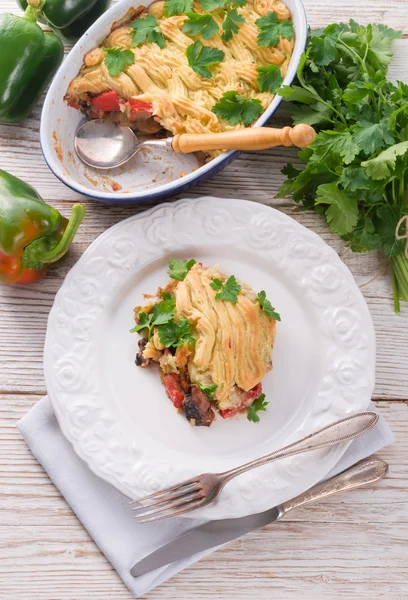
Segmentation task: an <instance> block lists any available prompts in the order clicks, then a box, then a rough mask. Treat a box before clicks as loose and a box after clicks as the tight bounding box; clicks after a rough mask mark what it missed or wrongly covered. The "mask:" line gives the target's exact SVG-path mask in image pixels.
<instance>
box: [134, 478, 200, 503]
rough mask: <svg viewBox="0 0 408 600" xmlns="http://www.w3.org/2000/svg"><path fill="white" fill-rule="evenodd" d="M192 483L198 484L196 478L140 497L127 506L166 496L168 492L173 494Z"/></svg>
mask: <svg viewBox="0 0 408 600" xmlns="http://www.w3.org/2000/svg"><path fill="white" fill-rule="evenodd" d="M193 483H199V481H198V479H197V478H193V479H186V480H185V481H181V482H180V483H177V484H176V485H173V486H171V487H168V488H166V489H165V490H160V491H158V492H154V493H153V494H149V495H148V496H142V497H141V498H136V500H130V502H129V504H137V503H139V502H144V501H145V500H150V498H158V497H159V496H163V494H168V493H169V492H174V491H176V490H178V489H179V488H182V487H184V486H186V485H192V484H193Z"/></svg>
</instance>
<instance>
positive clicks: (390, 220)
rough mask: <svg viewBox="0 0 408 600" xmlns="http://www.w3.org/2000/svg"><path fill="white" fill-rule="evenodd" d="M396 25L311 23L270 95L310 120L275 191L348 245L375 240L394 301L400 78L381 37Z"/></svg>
mask: <svg viewBox="0 0 408 600" xmlns="http://www.w3.org/2000/svg"><path fill="white" fill-rule="evenodd" d="M399 37H401V32H398V31H394V30H393V29H390V28H389V27H387V26H385V25H367V26H363V25H359V24H358V23H356V22H355V21H353V20H351V21H350V22H349V23H348V24H343V23H341V24H338V23H334V24H332V25H329V26H327V27H326V28H325V29H318V30H315V31H313V32H312V34H311V36H310V37H309V38H308V42H307V47H306V51H305V53H304V54H303V55H302V57H301V60H300V63H299V67H298V71H297V81H295V83H294V85H292V86H290V87H287V86H283V87H282V88H281V89H280V90H279V94H280V95H281V96H283V97H284V99H285V100H287V101H290V102H292V104H291V106H290V111H291V114H292V117H293V120H294V123H295V124H296V123H309V124H310V125H315V126H316V127H318V128H319V133H318V135H317V136H316V139H315V141H314V143H313V144H312V146H311V147H309V148H307V149H304V150H302V151H300V153H299V158H300V159H301V161H302V163H303V164H302V166H301V168H298V167H294V166H293V165H291V164H289V165H287V166H286V167H285V169H284V170H283V173H284V175H286V176H287V180H286V181H285V182H284V183H283V185H282V186H281V187H280V189H279V194H278V195H279V197H285V196H291V197H292V198H293V199H294V200H295V201H296V202H300V203H303V205H304V206H305V208H307V209H310V210H314V211H315V212H316V213H318V214H320V215H325V217H326V219H327V222H328V223H329V225H330V227H331V229H332V231H333V233H337V234H339V235H340V236H341V237H342V238H343V239H344V240H345V241H346V243H347V245H348V246H350V248H351V249H352V250H353V251H355V252H365V251H368V250H372V249H375V248H382V249H383V251H384V253H385V254H386V255H387V256H388V257H390V260H391V268H392V280H393V290H394V308H395V310H396V311H397V312H398V311H399V310H400V299H401V298H402V299H403V300H405V301H408V260H407V259H406V257H405V256H404V249H405V244H404V242H403V241H402V240H399V239H397V238H396V228H397V225H398V223H399V221H400V219H401V218H403V217H404V216H405V215H406V214H408V205H407V197H408V85H407V84H405V83H403V82H397V83H392V82H391V81H389V80H388V79H387V70H388V66H389V64H390V62H391V58H392V50H391V44H392V41H393V40H394V39H396V38H399Z"/></svg>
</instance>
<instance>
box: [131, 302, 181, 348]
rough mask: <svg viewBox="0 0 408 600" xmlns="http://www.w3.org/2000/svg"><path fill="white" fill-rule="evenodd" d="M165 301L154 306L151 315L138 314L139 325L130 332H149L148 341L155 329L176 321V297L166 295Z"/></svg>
mask: <svg viewBox="0 0 408 600" xmlns="http://www.w3.org/2000/svg"><path fill="white" fill-rule="evenodd" d="M162 297H163V300H162V301H161V302H158V303H157V304H155V305H154V307H153V309H152V311H151V312H150V313H146V312H144V311H142V312H140V313H139V314H138V321H139V324H138V325H136V326H135V327H133V329H131V330H130V332H131V333H136V332H138V331H143V330H144V329H146V330H147V339H148V340H150V338H151V337H152V334H153V329H154V328H155V327H157V326H159V325H165V324H167V323H170V321H172V320H173V319H174V311H175V310H176V297H175V296H174V295H173V294H167V293H164V294H163V295H162Z"/></svg>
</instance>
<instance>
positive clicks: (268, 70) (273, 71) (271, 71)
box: [256, 65, 283, 94]
mask: <svg viewBox="0 0 408 600" xmlns="http://www.w3.org/2000/svg"><path fill="white" fill-rule="evenodd" d="M256 70H257V73H258V85H259V89H260V90H261V92H270V93H271V94H276V92H277V91H278V89H279V88H280V86H281V85H282V83H283V77H282V73H281V70H280V67H278V65H267V66H266V67H257V69H256Z"/></svg>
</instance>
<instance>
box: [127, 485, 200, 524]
mask: <svg viewBox="0 0 408 600" xmlns="http://www.w3.org/2000/svg"><path fill="white" fill-rule="evenodd" d="M202 497H203V493H202V490H200V491H198V492H191V493H190V494H186V495H185V496H180V497H179V498H177V499H176V500H173V501H171V500H170V501H168V502H163V503H162V504H159V505H158V506H153V507H152V506H146V507H144V506H142V507H141V511H140V512H139V513H137V514H136V515H134V517H135V519H143V518H144V517H148V516H150V515H154V514H156V513H162V512H166V511H169V510H172V509H174V508H178V507H179V506H182V505H183V504H187V503H189V502H193V501H195V500H200V499H201V498H202Z"/></svg>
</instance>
